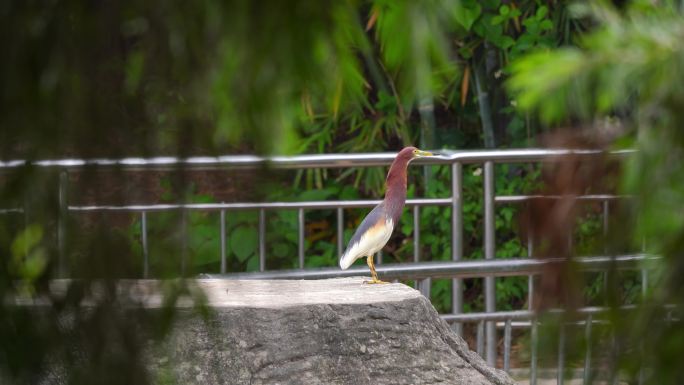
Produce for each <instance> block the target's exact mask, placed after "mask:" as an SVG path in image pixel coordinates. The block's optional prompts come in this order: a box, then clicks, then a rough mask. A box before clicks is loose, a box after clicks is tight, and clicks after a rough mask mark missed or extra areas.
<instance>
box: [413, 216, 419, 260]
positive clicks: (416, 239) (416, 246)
mask: <svg viewBox="0 0 684 385" xmlns="http://www.w3.org/2000/svg"><path fill="white" fill-rule="evenodd" d="M419 261H420V206H418V205H416V206H413V262H419Z"/></svg>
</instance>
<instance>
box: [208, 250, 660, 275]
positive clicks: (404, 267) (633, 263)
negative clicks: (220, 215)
mask: <svg viewBox="0 0 684 385" xmlns="http://www.w3.org/2000/svg"><path fill="white" fill-rule="evenodd" d="M660 259H661V257H658V256H651V255H646V254H634V255H620V256H600V257H575V258H572V259H570V260H568V259H564V258H547V259H536V258H511V259H493V260H482V259H479V260H468V261H431V262H414V263H394V264H389V263H388V264H383V265H378V266H376V270H377V271H378V273H379V274H381V275H382V277H383V278H385V279H390V280H404V279H406V280H410V279H424V278H435V279H440V278H480V277H510V276H521V275H531V274H538V273H540V272H541V271H542V269H543V268H544V267H547V266H550V265H557V264H563V263H572V266H573V267H576V268H577V269H579V270H581V271H604V270H607V269H610V268H616V269H641V268H644V267H645V266H646V265H647V264H648V263H654V262H657V261H659V260H660ZM367 272H368V269H367V268H365V267H362V266H358V267H350V268H349V269H347V270H340V269H338V268H315V269H311V268H310V269H296V270H295V269H293V270H273V271H263V272H249V273H230V274H202V278H228V279H328V278H343V277H357V276H359V275H365V274H366V273H367Z"/></svg>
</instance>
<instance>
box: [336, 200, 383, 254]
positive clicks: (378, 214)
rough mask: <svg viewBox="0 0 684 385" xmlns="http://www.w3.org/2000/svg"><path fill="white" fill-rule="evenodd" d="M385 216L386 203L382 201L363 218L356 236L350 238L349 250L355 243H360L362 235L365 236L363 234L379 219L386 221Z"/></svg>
mask: <svg viewBox="0 0 684 385" xmlns="http://www.w3.org/2000/svg"><path fill="white" fill-rule="evenodd" d="M385 217H386V215H385V203H384V202H382V203H380V204H379V205H377V206H375V208H373V210H371V212H370V213H368V215H366V217H365V218H363V221H361V224H360V225H359V228H358V229H356V232H355V233H354V236H352V238H351V240H349V243H348V244H347V250H349V248H350V247H352V246H353V245H354V244H356V243H359V241H361V237H362V236H363V234H365V233H366V231H368V229H370V228H371V227H373V226H375V224H376V223H378V222H379V221H381V220H382V221H384V220H385ZM345 254H346V251H345Z"/></svg>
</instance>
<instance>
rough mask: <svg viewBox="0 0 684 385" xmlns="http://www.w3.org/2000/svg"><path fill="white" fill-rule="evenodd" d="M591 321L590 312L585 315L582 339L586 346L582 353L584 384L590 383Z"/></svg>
mask: <svg viewBox="0 0 684 385" xmlns="http://www.w3.org/2000/svg"><path fill="white" fill-rule="evenodd" d="M592 322H593V319H592V316H591V314H589V315H588V316H587V324H586V326H585V328H584V339H585V340H586V343H587V347H586V352H585V353H584V382H583V383H584V385H589V384H590V383H591V323H592Z"/></svg>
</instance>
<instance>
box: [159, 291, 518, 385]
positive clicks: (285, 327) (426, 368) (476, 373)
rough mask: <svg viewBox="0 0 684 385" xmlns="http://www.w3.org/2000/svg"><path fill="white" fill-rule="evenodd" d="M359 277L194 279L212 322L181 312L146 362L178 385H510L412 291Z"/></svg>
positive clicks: (422, 298) (504, 375)
mask: <svg viewBox="0 0 684 385" xmlns="http://www.w3.org/2000/svg"><path fill="white" fill-rule="evenodd" d="M363 280H364V279H363V278H344V279H330V280H320V281H226V280H200V281H198V285H199V286H200V287H202V288H203V289H204V290H205V292H206V293H207V296H208V299H209V303H210V305H211V306H212V308H213V310H214V314H213V316H212V317H211V320H210V321H209V322H205V321H203V320H201V319H199V318H197V317H192V316H190V315H189V314H190V311H189V310H188V311H187V312H185V311H183V312H184V313H185V315H183V316H181V318H180V320H179V321H178V324H177V325H176V327H175V332H174V335H173V336H172V338H171V339H169V340H168V342H167V343H166V346H165V347H164V348H161V349H159V350H158V351H156V352H154V353H153V354H152V355H151V365H152V366H153V368H154V369H155V370H159V371H161V372H167V373H169V371H170V372H172V373H173V377H175V378H176V379H177V382H178V383H180V384H254V385H256V384H374V385H380V384H514V382H513V380H512V379H511V378H510V377H508V376H507V375H506V374H505V373H504V372H502V371H500V370H496V369H493V368H490V367H489V366H487V364H486V363H485V362H484V361H483V360H482V359H481V358H480V357H479V356H478V355H477V354H476V353H474V352H472V351H470V350H469V349H468V346H467V344H466V343H465V342H464V341H463V340H462V339H461V338H459V337H458V336H457V335H456V334H455V333H453V332H452V331H451V329H450V328H449V326H448V325H447V324H446V323H445V322H444V321H442V320H441V319H440V318H439V316H438V314H437V312H436V311H435V309H434V308H433V307H432V305H431V304H430V302H429V301H428V300H427V299H425V298H424V297H423V296H421V295H420V294H419V293H418V292H417V291H416V290H414V289H412V288H409V287H407V286H405V285H402V284H386V285H364V284H363ZM154 302H155V301H154V300H152V303H150V305H151V306H154Z"/></svg>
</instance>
